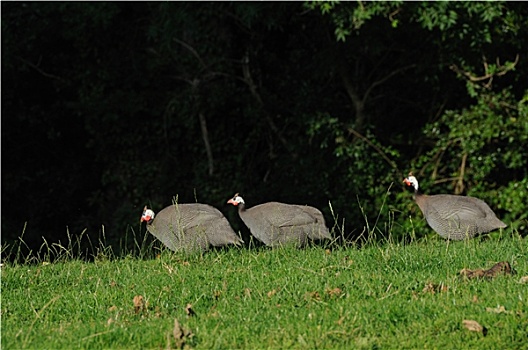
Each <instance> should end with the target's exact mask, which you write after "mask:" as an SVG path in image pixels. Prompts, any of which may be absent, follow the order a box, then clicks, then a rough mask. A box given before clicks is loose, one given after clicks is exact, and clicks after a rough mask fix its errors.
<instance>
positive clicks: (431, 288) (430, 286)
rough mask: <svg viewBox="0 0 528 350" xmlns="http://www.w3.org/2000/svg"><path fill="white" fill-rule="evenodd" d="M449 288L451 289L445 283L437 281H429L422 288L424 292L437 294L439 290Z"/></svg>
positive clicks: (443, 290) (442, 290) (445, 290)
mask: <svg viewBox="0 0 528 350" xmlns="http://www.w3.org/2000/svg"><path fill="white" fill-rule="evenodd" d="M448 290H449V287H448V286H446V285H445V284H444V283H440V284H436V283H432V282H429V283H427V284H426V285H425V287H424V288H423V289H422V293H431V294H435V293H438V292H447V291H448Z"/></svg>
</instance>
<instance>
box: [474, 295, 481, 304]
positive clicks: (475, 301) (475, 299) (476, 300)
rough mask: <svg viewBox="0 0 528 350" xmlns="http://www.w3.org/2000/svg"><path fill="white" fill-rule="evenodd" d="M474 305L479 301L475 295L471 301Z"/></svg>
mask: <svg viewBox="0 0 528 350" xmlns="http://www.w3.org/2000/svg"><path fill="white" fill-rule="evenodd" d="M472 301H473V302H474V303H478V302H479V299H478V296H476V295H473V300H472Z"/></svg>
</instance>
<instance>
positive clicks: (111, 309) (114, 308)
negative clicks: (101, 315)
mask: <svg viewBox="0 0 528 350" xmlns="http://www.w3.org/2000/svg"><path fill="white" fill-rule="evenodd" d="M116 310H117V306H115V305H112V306H110V307H109V308H108V311H109V312H114V311H116Z"/></svg>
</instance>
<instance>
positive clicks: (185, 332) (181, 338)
mask: <svg viewBox="0 0 528 350" xmlns="http://www.w3.org/2000/svg"><path fill="white" fill-rule="evenodd" d="M193 335H194V334H193V333H192V332H191V331H190V330H189V329H185V328H183V327H182V326H181V325H180V322H179V321H178V319H177V318H175V319H174V327H173V328H172V336H173V337H174V342H175V347H176V348H178V349H183V348H184V346H185V344H186V343H187V341H188V340H189V339H190V338H192V337H193Z"/></svg>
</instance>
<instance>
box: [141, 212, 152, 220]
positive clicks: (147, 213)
mask: <svg viewBox="0 0 528 350" xmlns="http://www.w3.org/2000/svg"><path fill="white" fill-rule="evenodd" d="M147 216H150V219H151V220H152V219H154V212H153V211H152V210H150V209H147V210H145V211H144V212H143V215H142V217H147Z"/></svg>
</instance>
